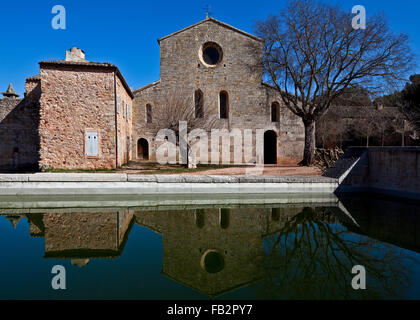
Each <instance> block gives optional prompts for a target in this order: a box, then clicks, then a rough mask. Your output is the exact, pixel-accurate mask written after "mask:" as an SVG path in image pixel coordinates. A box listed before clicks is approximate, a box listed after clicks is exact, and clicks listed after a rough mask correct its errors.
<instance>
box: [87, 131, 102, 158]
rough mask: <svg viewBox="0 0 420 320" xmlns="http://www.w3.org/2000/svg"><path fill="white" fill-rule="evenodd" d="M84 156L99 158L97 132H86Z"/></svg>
mask: <svg viewBox="0 0 420 320" xmlns="http://www.w3.org/2000/svg"><path fill="white" fill-rule="evenodd" d="M86 156H88V157H97V156H99V135H98V132H97V131H86Z"/></svg>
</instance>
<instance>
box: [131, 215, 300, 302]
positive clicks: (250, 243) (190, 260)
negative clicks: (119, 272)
mask: <svg viewBox="0 0 420 320" xmlns="http://www.w3.org/2000/svg"><path fill="white" fill-rule="evenodd" d="M301 210H302V208H299V207H298V208H294V207H289V208H288V207H285V208H275V209H272V208H258V209H255V208H252V209H248V208H241V209H239V208H235V209H196V210H182V211H143V212H141V211H138V212H137V213H136V222H137V223H138V224H140V225H143V226H145V227H148V228H150V229H151V230H153V231H155V232H158V233H160V234H161V235H162V243H163V267H162V273H163V274H164V275H165V276H167V277H169V278H170V279H172V280H175V281H177V282H180V283H182V284H184V285H186V286H189V287H191V288H193V289H195V290H197V291H199V292H201V293H204V294H206V295H208V296H218V295H221V294H223V293H226V292H228V291H231V290H234V289H236V288H238V287H242V286H245V285H248V284H249V283H252V282H254V281H255V280H258V279H260V278H261V277H262V272H263V269H262V266H261V259H262V257H263V254H264V252H263V239H264V237H265V236H266V235H268V234H270V233H273V232H276V231H278V230H279V229H281V228H282V227H283V226H284V224H285V222H286V221H287V220H288V219H290V218H292V217H293V216H295V215H296V214H297V213H299V212H300V211H301Z"/></svg>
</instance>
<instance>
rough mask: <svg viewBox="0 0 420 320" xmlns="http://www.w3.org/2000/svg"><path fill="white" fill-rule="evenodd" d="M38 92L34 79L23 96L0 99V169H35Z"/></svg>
mask: <svg viewBox="0 0 420 320" xmlns="http://www.w3.org/2000/svg"><path fill="white" fill-rule="evenodd" d="M39 95H40V86H39V82H36V81H35V82H31V83H29V84H28V83H27V94H26V97H25V98H24V99H16V98H3V99H0V171H24V170H37V169H38V162H39V145H40V141H39V134H38V125H39Z"/></svg>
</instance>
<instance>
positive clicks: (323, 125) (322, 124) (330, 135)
mask: <svg viewBox="0 0 420 320" xmlns="http://www.w3.org/2000/svg"><path fill="white" fill-rule="evenodd" d="M340 109H341V108H340V107H332V108H331V109H330V110H328V112H327V114H325V116H324V117H322V118H319V119H318V121H317V122H316V126H317V137H318V139H319V140H321V141H320V142H321V144H322V148H323V149H325V147H326V146H328V142H330V143H332V142H333V143H335V146H336V147H339V148H342V142H343V139H344V137H345V136H346V134H347V131H348V129H349V128H348V125H347V123H346V119H344V118H343V116H342V114H341V110H340Z"/></svg>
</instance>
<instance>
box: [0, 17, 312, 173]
mask: <svg viewBox="0 0 420 320" xmlns="http://www.w3.org/2000/svg"><path fill="white" fill-rule="evenodd" d="M262 41H263V40H262V39H260V38H258V37H256V36H253V35H251V34H248V33H246V32H244V31H241V30H238V29H236V28H234V27H232V26H229V25H227V24H225V23H222V22H220V21H218V20H215V19H213V18H206V19H205V20H202V21H200V22H198V23H196V24H194V25H192V26H189V27H187V28H185V29H182V30H180V31H178V32H175V33H173V34H171V35H168V36H166V37H163V38H161V39H159V40H158V42H159V45H160V65H161V70H160V80H159V81H157V82H154V83H152V84H149V85H147V86H145V87H142V88H140V89H138V90H135V91H134V92H132V91H131V89H130V87H129V86H128V85H127V83H126V81H125V80H124V77H123V76H122V74H121V72H120V71H119V70H118V68H117V67H116V66H115V65H112V64H110V63H102V62H91V61H87V60H86V59H85V53H84V51H83V50H81V49H78V48H76V47H74V48H72V49H71V50H70V51H66V57H65V59H63V60H55V61H41V62H40V63H39V65H40V73H39V75H36V76H33V77H30V78H27V79H26V86H25V87H26V93H25V97H24V98H23V99H19V98H18V96H17V95H16V94H15V93H14V91H13V87H10V88H9V89H8V91H7V92H5V93H4V94H3V95H4V98H3V99H0V137H1V139H0V170H2V171H5V170H13V171H17V170H38V169H41V170H46V169H113V168H117V167H119V166H121V165H123V164H125V163H127V162H129V161H130V160H133V159H143V160H156V149H157V146H158V144H157V143H156V141H155V140H156V139H155V137H156V133H157V131H158V130H159V129H164V128H160V127H159V125H161V124H160V123H157V121H156V119H155V118H154V114H155V115H156V113H157V112H158V111H159V110H162V107H163V106H164V105H165V104H164V101H165V99H167V98H168V97H169V99H170V100H173V98H176V97H177V96H182V95H183V94H184V93H186V95H187V96H188V97H189V98H191V102H192V104H191V106H192V107H193V108H195V110H194V111H195V116H196V117H203V116H204V115H206V117H207V116H209V119H211V121H212V123H213V122H214V126H213V128H217V129H226V132H227V133H228V134H229V135H230V137H231V138H232V139H233V138H235V139H236V138H237V137H238V136H241V139H242V136H245V135H244V132H245V131H244V130H245V129H248V130H252V141H251V142H252V147H249V146H246V147H245V143H244V141H245V139H243V140H242V141H241V140H239V141H240V142H241V144H240V145H239V147H240V148H241V149H242V153H243V154H244V153H245V152H244V151H245V150H248V151H247V152H248V154H249V152H251V156H253V157H254V158H255V148H256V144H257V143H263V144H264V146H263V149H264V161H265V163H273V164H274V163H277V164H286V163H296V161H297V160H298V159H299V158H300V157H301V154H302V152H303V146H304V130H303V125H302V121H301V120H300V119H299V118H298V117H296V116H295V115H293V114H292V113H291V112H290V111H289V110H288V109H286V108H285V107H283V106H282V105H281V103H280V101H281V99H280V97H279V95H278V94H277V92H276V90H275V89H274V88H272V87H271V86H270V85H268V84H266V83H264V82H263V79H262V69H261V67H260V62H261V59H262V56H261V55H262ZM166 101H167V100H166ZM206 119H207V118H206ZM234 129H235V130H234ZM257 130H260V133H261V132H262V134H263V140H258V139H257V138H256V136H257V135H256V132H257ZM248 132H249V131H248ZM228 138H229V137H228ZM229 139H230V138H229ZM200 143H204V141H201V140H200ZM219 144H221V141H219ZM211 145H212V143H211V141H209V142H208V146H207V147H208V148H209V149H211V148H210V147H211ZM250 148H251V150H250V151H249V149H250ZM222 149H223V152H225V150H224V148H223V146H222ZM222 149H220V150H219V151H217V150H216V151H214V150H213V152H215V153H216V157H217V156H220V155H219V153H220V154H221V153H222ZM230 149H233V145H231V146H230ZM210 151H211V150H210ZM200 157H201V155H200ZM200 157H199V158H198V159H199V160H201V161H203V159H202V157H201V158H200ZM232 158H233V154H232V156H231V160H233V159H232ZM225 162H226V161H225ZM227 162H232V161H229V160H228V161H227ZM240 162H242V163H248V162H249V161H248V159H247V158H246V157H245V156H243V157H242V159H240Z"/></svg>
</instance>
